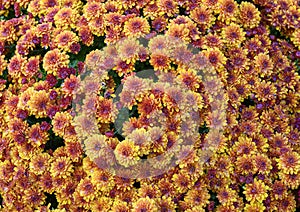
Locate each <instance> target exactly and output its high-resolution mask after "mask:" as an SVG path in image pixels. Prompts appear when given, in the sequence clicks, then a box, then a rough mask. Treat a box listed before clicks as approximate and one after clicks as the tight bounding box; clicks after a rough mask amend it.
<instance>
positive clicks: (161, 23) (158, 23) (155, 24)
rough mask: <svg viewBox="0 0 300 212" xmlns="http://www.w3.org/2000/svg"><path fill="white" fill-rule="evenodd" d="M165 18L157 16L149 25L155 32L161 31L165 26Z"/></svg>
mask: <svg viewBox="0 0 300 212" xmlns="http://www.w3.org/2000/svg"><path fill="white" fill-rule="evenodd" d="M167 23H168V22H167V19H166V18H164V17H157V18H155V19H154V20H152V21H151V26H152V28H153V29H155V30H156V31H157V32H162V31H163V30H165V29H166V28H167Z"/></svg>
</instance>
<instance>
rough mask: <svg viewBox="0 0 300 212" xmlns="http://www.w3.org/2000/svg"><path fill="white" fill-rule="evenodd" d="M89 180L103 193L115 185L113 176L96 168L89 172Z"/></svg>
mask: <svg viewBox="0 0 300 212" xmlns="http://www.w3.org/2000/svg"><path fill="white" fill-rule="evenodd" d="M91 182H92V183H93V184H94V185H95V187H96V188H97V189H98V190H99V191H101V192H103V193H108V192H109V191H111V189H112V188H113V187H114V185H115V182H114V180H113V176H112V175H111V174H110V173H109V172H107V171H106V170H101V169H98V168H96V169H95V170H94V171H93V172H92V173H91Z"/></svg>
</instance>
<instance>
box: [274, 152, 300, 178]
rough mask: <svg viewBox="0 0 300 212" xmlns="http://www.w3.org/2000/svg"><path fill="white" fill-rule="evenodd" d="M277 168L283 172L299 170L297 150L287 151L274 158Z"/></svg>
mask: <svg viewBox="0 0 300 212" xmlns="http://www.w3.org/2000/svg"><path fill="white" fill-rule="evenodd" d="M276 161H277V162H278V168H279V169H281V170H282V171H283V173H285V174H297V173H298V172H299V170H300V156H299V154H298V153H297V152H294V151H289V152H287V153H284V154H282V155H281V156H280V157H279V158H277V159H276Z"/></svg>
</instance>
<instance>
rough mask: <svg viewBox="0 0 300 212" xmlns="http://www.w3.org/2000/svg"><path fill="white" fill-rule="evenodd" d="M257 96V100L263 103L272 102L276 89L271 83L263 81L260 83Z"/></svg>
mask: <svg viewBox="0 0 300 212" xmlns="http://www.w3.org/2000/svg"><path fill="white" fill-rule="evenodd" d="M256 94H257V95H256V96H257V99H258V100H260V101H262V102H265V101H267V100H272V99H274V98H275V94H276V88H275V86H274V84H272V83H271V82H266V81H265V80H263V81H262V82H260V83H258V85H257V89H256Z"/></svg>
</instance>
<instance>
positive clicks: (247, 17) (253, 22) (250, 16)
mask: <svg viewBox="0 0 300 212" xmlns="http://www.w3.org/2000/svg"><path fill="white" fill-rule="evenodd" d="M239 9H240V11H239V22H240V24H241V25H242V26H243V27H244V28H245V29H247V28H254V27H257V26H258V25H259V22H260V20H261V14H260V12H259V10H258V9H257V8H256V7H255V5H254V4H252V3H251V2H241V4H240V5H239Z"/></svg>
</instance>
